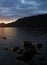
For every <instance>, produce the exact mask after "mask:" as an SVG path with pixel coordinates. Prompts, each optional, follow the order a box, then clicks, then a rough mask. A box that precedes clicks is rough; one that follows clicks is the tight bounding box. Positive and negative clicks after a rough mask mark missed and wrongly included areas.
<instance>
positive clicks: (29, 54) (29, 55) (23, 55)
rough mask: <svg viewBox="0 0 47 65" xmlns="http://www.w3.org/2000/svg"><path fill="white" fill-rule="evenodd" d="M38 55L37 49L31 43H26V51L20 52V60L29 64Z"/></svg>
mask: <svg viewBox="0 0 47 65" xmlns="http://www.w3.org/2000/svg"><path fill="white" fill-rule="evenodd" d="M35 54H36V47H35V46H34V45H33V44H31V42H29V41H24V49H21V50H20V51H19V56H18V57H17V59H18V60H23V61H24V62H26V63H27V62H28V61H30V60H32V59H33V57H34V56H35Z"/></svg>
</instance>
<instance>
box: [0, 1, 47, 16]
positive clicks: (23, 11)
mask: <svg viewBox="0 0 47 65" xmlns="http://www.w3.org/2000/svg"><path fill="white" fill-rule="evenodd" d="M42 13H47V0H0V16H5V17H15V16H16V17H24V16H30V15H36V14H42Z"/></svg>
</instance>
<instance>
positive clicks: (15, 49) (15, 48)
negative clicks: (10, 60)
mask: <svg viewBox="0 0 47 65" xmlns="http://www.w3.org/2000/svg"><path fill="white" fill-rule="evenodd" d="M18 49H19V47H14V48H11V50H12V51H13V52H15V51H17V50H18Z"/></svg>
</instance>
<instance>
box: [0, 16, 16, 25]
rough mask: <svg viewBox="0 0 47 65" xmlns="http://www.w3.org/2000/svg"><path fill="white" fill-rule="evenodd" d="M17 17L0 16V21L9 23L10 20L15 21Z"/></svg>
mask: <svg viewBox="0 0 47 65" xmlns="http://www.w3.org/2000/svg"><path fill="white" fill-rule="evenodd" d="M16 20H17V19H16V18H4V17H3V18H1V17H0V23H5V24H8V23H11V22H14V21H16Z"/></svg>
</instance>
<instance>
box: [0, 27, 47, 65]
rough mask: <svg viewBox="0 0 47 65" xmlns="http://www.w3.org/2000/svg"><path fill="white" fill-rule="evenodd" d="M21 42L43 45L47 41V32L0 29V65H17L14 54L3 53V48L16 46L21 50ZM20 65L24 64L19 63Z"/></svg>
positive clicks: (9, 28) (12, 28) (25, 29)
mask: <svg viewBox="0 0 47 65" xmlns="http://www.w3.org/2000/svg"><path fill="white" fill-rule="evenodd" d="M2 37H7V39H2ZM23 41H31V42H32V43H33V44H34V45H35V46H36V45H37V43H39V42H40V43H42V44H43V45H45V42H46V41H47V32H45V31H39V30H36V31H35V30H32V28H16V27H5V28H0V65H15V64H16V65H19V64H18V61H17V60H16V54H15V53H12V52H10V51H3V48H5V47H8V48H10V47H16V46H19V47H20V48H21V47H22V45H23V43H22V42H23ZM19 63H20V62H19ZM20 65H25V64H22V63H20Z"/></svg>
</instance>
